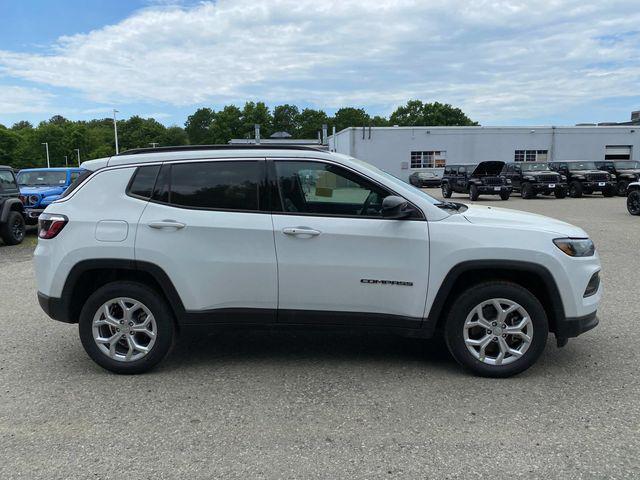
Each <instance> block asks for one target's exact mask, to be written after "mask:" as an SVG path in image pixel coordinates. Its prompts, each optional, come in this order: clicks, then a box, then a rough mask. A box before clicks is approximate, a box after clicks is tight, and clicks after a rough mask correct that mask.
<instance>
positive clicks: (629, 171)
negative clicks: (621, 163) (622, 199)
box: [618, 168, 640, 175]
mask: <svg viewBox="0 0 640 480" xmlns="http://www.w3.org/2000/svg"><path fill="white" fill-rule="evenodd" d="M618 173H622V174H627V175H638V174H640V168H623V169H620V170H618Z"/></svg>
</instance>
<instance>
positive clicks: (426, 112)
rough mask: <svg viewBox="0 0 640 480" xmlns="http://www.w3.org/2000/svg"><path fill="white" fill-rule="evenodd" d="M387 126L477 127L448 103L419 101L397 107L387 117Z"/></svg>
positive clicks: (410, 101)
mask: <svg viewBox="0 0 640 480" xmlns="http://www.w3.org/2000/svg"><path fill="white" fill-rule="evenodd" d="M389 124H391V125H399V126H401V127H405V126H407V127H408V126H418V125H423V126H438V125H442V126H472V125H478V123H477V122H474V121H472V120H471V119H470V118H469V117H467V116H466V115H465V114H464V112H463V111H462V110H460V109H459V108H455V107H452V106H451V105H449V104H448V103H438V102H434V103H422V102H421V101H420V100H409V101H408V102H407V104H406V105H404V106H402V107H398V108H397V109H396V111H395V112H393V113H392V114H391V116H390V117H389Z"/></svg>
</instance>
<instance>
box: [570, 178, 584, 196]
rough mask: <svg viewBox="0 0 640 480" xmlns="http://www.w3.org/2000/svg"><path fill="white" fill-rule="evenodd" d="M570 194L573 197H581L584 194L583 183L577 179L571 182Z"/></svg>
mask: <svg viewBox="0 0 640 480" xmlns="http://www.w3.org/2000/svg"><path fill="white" fill-rule="evenodd" d="M569 196H570V197H571V198H580V197H581V196H582V184H581V183H580V182H578V181H576V180H574V181H573V182H571V183H570V184H569Z"/></svg>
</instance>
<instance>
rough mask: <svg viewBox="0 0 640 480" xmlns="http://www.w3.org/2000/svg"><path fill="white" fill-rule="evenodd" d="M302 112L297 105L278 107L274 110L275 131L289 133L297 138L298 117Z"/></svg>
mask: <svg viewBox="0 0 640 480" xmlns="http://www.w3.org/2000/svg"><path fill="white" fill-rule="evenodd" d="M299 115H300V110H298V107H296V106H295V105H289V104H285V105H278V106H277V107H275V108H274V109H273V131H274V132H287V133H289V134H290V135H291V136H293V137H295V136H297V134H298V127H299V124H298V116H299Z"/></svg>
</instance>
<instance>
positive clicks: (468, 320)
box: [445, 282, 549, 377]
mask: <svg viewBox="0 0 640 480" xmlns="http://www.w3.org/2000/svg"><path fill="white" fill-rule="evenodd" d="M548 334H549V326H548V321H547V316H546V313H545V310H544V308H543V307H542V305H541V304H540V302H539V301H538V299H537V298H536V297H535V296H534V295H533V294H532V293H531V292H530V291H529V290H527V289H526V288H524V287H521V286H520V285H517V284H514V283H509V282H488V283H482V284H479V285H476V286H474V287H471V288H470V289H468V290H467V291H466V292H464V293H463V294H462V295H460V296H459V297H458V298H457V299H456V301H455V303H454V304H453V306H452V308H451V310H450V311H449V315H448V317H447V320H446V324H445V339H446V342H447V346H448V348H449V351H450V352H451V354H452V355H453V357H454V358H455V359H456V361H457V362H458V363H460V364H461V365H462V366H464V367H465V368H467V369H469V370H471V371H472V372H473V373H475V374H477V375H481V376H485V377H510V376H512V375H516V374H518V373H521V372H523V371H524V370H526V369H527V368H529V367H530V366H531V365H533V364H534V363H535V362H536V360H537V359H538V358H539V357H540V355H541V354H542V351H543V350H544V347H545V345H546V342H547V336H548Z"/></svg>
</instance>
